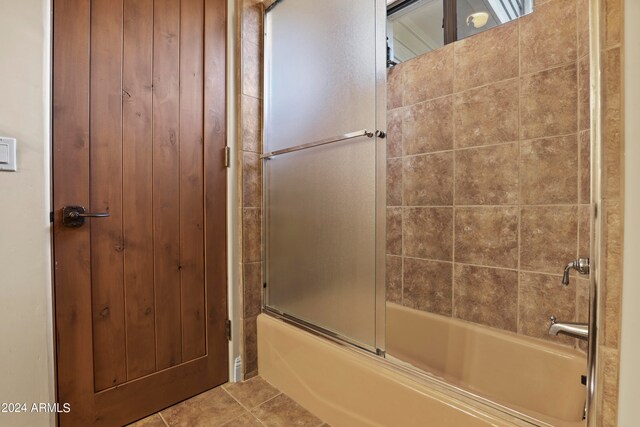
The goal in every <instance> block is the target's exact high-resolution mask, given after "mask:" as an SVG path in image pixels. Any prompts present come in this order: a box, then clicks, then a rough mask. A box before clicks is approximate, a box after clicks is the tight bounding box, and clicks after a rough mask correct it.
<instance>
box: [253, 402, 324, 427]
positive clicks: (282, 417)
mask: <svg viewBox="0 0 640 427" xmlns="http://www.w3.org/2000/svg"><path fill="white" fill-rule="evenodd" d="M251 412H252V413H253V414H254V415H255V416H256V417H258V419H259V420H260V421H262V423H263V424H264V425H266V426H267V427H291V426H301V427H306V426H309V427H317V426H320V425H321V424H322V421H321V420H320V419H319V418H317V417H315V416H314V415H313V414H311V413H310V412H309V411H307V410H306V409H304V408H303V407H302V406H300V405H298V404H297V403H296V402H294V401H293V400H292V399H290V398H289V397H287V396H285V395H284V394H281V395H279V396H277V397H275V398H273V399H271V400H269V401H267V402H265V403H263V404H262V405H260V406H258V407H257V408H254V409H252V410H251Z"/></svg>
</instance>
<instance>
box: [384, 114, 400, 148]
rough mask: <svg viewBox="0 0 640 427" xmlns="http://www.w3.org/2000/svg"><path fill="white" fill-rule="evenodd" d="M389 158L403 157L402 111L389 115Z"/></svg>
mask: <svg viewBox="0 0 640 427" xmlns="http://www.w3.org/2000/svg"><path fill="white" fill-rule="evenodd" d="M386 141H387V158H393V157H400V156H402V110H400V109H396V110H393V111H389V113H388V114H387V138H386Z"/></svg>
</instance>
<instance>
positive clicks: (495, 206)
mask: <svg viewBox="0 0 640 427" xmlns="http://www.w3.org/2000/svg"><path fill="white" fill-rule="evenodd" d="M585 205H586V204H582V205H579V204H578V203H556V204H548V205H542V204H540V205H536V204H504V205H457V206H456V207H457V208H464V209H471V208H473V209H476V208H477V209H508V208H520V207H521V208H575V207H577V206H585ZM587 206H588V205H587ZM387 207H388V208H406V209H443V208H452V207H453V206H452V205H416V206H387Z"/></svg>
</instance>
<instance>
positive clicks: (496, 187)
mask: <svg viewBox="0 0 640 427" xmlns="http://www.w3.org/2000/svg"><path fill="white" fill-rule="evenodd" d="M455 199H456V204H457V205H502V204H514V203H518V144H517V143H513V144H503V145H494V146H489V147H480V148H471V149H465V150H457V151H456V153H455Z"/></svg>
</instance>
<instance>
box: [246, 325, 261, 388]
mask: <svg viewBox="0 0 640 427" xmlns="http://www.w3.org/2000/svg"><path fill="white" fill-rule="evenodd" d="M256 319H257V317H256V316H254V317H249V318H247V319H244V321H243V327H244V329H243V333H244V340H245V342H244V360H243V363H244V364H245V372H247V373H254V372H257V371H258V331H257V323H256ZM245 378H246V376H245Z"/></svg>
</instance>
